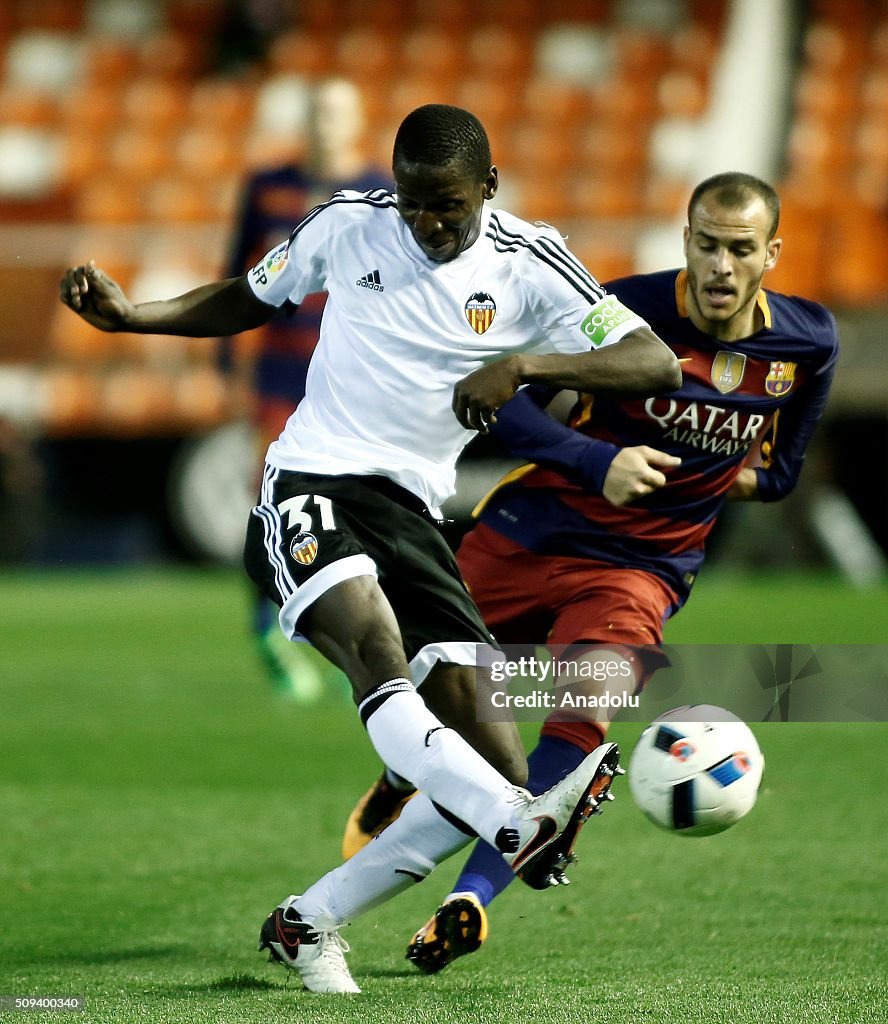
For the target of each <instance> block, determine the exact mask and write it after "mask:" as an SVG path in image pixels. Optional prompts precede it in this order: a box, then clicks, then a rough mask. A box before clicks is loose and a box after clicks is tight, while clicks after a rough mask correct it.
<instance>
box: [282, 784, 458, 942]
mask: <svg viewBox="0 0 888 1024" xmlns="http://www.w3.org/2000/svg"><path fill="white" fill-rule="evenodd" d="M471 841H472V840H471V837H470V836H467V835H466V834H465V832H461V831H460V830H459V829H458V828H456V826H454V825H451V824H450V822H448V821H447V820H446V819H444V818H443V817H442V816H441V815H440V814H439V813H438V811H437V810H435V808H434V806H433V805H432V802H431V801H430V800H429V799H428V797H426V796H423V794H422V793H417V794H416V796H415V797H414V798H413V799H412V800H410V801H408V802H407V804H405V806H404V809H403V810H402V811H401V816H400V817H399V818H398V819H397V821H394V822H392V824H391V825H389V826H388V828H386V829H384V830H383V831H382V832H381V833H380V834H379V835H378V836H377V837H376V838H375V839H372V840H371V841H370V842H369V843H368V844H367V845H366V846H365V847H364V848H363V849H362V850H359V851H358V852H357V853H356V854H355V855H354V857H352V858H351V859H350V860H347V861H346V862H345V863H344V864H340V866H339V867H338V868H334V870H333V871H329V872H328V873H327V874H326V875H324V877H323V878H322V879H320V881H318V882H315V884H314V885H312V886H310V887H309V888H308V889H307V890H306V891H305V892H304V893H303V894H302V895H301V896H299V897H298V898H297V899H296V900H295V901H294V904H295V907H296V910H297V911H298V912H299V913H300V914H301V915H302V919H303V920H304V921H308V923H309V924H311V925H313V926H314V927H315V928H317V929H319V930H322V931H323V930H326V929H330V928H338V927H340V925H343V924H346V923H347V922H348V921H351V920H354V918H356V917H359V916H360V915H361V914H365V913H366V912H367V911H368V910H372V909H373V907H376V906H379V904H380V903H384V902H385V901H386V900H388V899H391V898H392V896H397V894H398V893H399V892H402V891H403V890H404V889H407V888H409V887H410V886H411V885H415V884H416V883H417V882H421V881H422V880H423V879H424V878H425V877H426V876H427V875H428V874H429V873H430V872H431V870H432V869H433V868H434V867H435V866H436V865H437V864H440V863H441V861H443V860H446V858H447V857H450V856H452V855H453V854H454V853H456V852H457V851H458V850H461V849H462V848H463V847H464V846H466V845H467V844H468V843H470V842H471Z"/></svg>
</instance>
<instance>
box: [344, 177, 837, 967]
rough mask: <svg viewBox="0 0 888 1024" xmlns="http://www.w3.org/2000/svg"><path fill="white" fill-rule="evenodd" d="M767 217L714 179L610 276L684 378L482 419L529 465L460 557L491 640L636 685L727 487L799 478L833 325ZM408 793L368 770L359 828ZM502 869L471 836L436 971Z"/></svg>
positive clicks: (584, 735)
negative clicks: (644, 391)
mask: <svg viewBox="0 0 888 1024" xmlns="http://www.w3.org/2000/svg"><path fill="white" fill-rule="evenodd" d="M778 218H779V200H778V197H777V195H776V193H775V192H774V190H773V189H772V188H771V187H770V186H769V185H767V184H766V183H765V182H763V181H760V180H759V179H757V178H754V177H751V176H749V175H745V174H740V173H732V172H729V173H725V174H719V175H716V176H715V177H712V178H709V179H707V180H706V181H703V182H701V183H700V184H699V185H698V186H697V188H696V189H695V190H694V192H693V194H692V195H691V198H690V202H689V207H688V225H687V227H686V228H685V234H684V237H685V254H686V267H685V268H684V269H681V270H669V271H664V272H662V273H654V274H642V275H637V276H633V277H627V278H624V279H622V280H618V281H614V282H611V283H610V284H609V285H608V286H607V287H608V290H609V291H610V292H612V293H613V294H614V295H616V296H617V297H618V298H619V299H620V301H622V302H624V303H625V304H626V305H628V306H630V307H631V308H632V309H634V310H635V311H636V312H638V313H640V314H641V315H642V316H643V317H644V318H645V320H646V321H647V322H648V323H649V324H650V325H651V326H652V327H653V329H654V330H655V331H656V333H657V334H658V335H659V337H661V338H663V339H664V340H665V342H666V343H667V344H668V345H669V347H670V348H671V349H672V350H673V352H675V354H676V356H677V357H678V358H679V360H680V361H681V363H682V370H683V378H684V379H683V383H682V386H681V387H680V388H679V389H678V390H676V391H673V392H671V393H670V394H666V395H660V396H657V397H649V398H640V399H633V400H625V399H619V398H614V397H611V396H595V397H592V396H583V397H582V398H581V399H580V401H579V402H578V404H577V405H576V407H575V409H574V412H573V415H572V417H571V419H570V428H568V427H565V426H563V425H561V424H560V423H557V422H555V420H553V419H551V418H549V417H547V416H545V414H543V413H542V412H541V410H540V409H539V408H538V404H544V403H545V402H546V400H547V398H548V397H549V394H548V392H546V391H544V390H541V389H538V388H536V387H535V386H534V387H531V388H527V389H525V390H524V391H523V392H522V393H521V394H520V395H519V396H517V397H516V398H515V399H514V400H513V401H512V402H510V403H509V405H507V406H506V407H505V408H504V409H503V410H501V412H500V414H499V417H498V420H497V424H496V426H495V428H494V432H495V433H496V434H497V435H498V436H499V438H500V439H501V440H502V441H503V443H504V444H505V445H506V446H507V447H508V448H511V450H512V451H513V452H515V453H516V454H519V455H521V456H522V457H525V458H527V459H529V460H531V462H530V464H529V465H527V466H525V467H523V468H521V469H518V470H517V471H515V472H514V473H512V474H510V475H509V476H507V477H506V478H505V479H504V480H503V481H501V483H500V485H499V486H498V487H497V488H496V489H495V490H494V492H493V493H492V494H491V495H490V496H489V497H488V498H487V499H486V501H485V502H484V503H483V506H482V507H481V508H480V510H476V514H477V525H476V526H475V527H474V529H473V530H471V531H470V532H469V533H468V534H467V535H466V537H465V538H464V540H463V543H462V545H461V547H460V549H459V552H458V562H459V565H460V569H461V571H462V573H463V576H464V578H465V580H466V582H467V584H468V585H469V588H470V590H471V592H472V596H473V597H474V598H475V600H476V602H477V603H478V606H479V607H480V609H481V612H482V614H483V615H484V618H485V621H486V623H487V625H488V626H489V627H490V629H491V631H492V632H493V633H494V635H495V636H496V638H497V640H498V641H499V642H500V643H504V644H509V643H515V644H527V643H544V642H548V643H551V644H555V645H561V644H565V645H569V644H580V645H601V646H600V647H599V648H598V650H597V651H596V650H595V648H594V646H593V648H592V650H591V651H590V653H589V657H598V658H599V659H600V658H601V657H602V652H603V651H604V650H610V651H612V652H613V653H614V654H615V656H616V657H618V658H619V657H624V658H625V657H628V655H629V654H630V653H632V652H635V655H636V658H635V661H634V665H635V670H636V677H635V684H636V692H638V691H639V690H640V689H641V687H642V686H643V685H644V683H645V681H646V679H647V678H649V676H650V674H651V673H652V672H653V671H654V670H655V668H656V666H657V663H658V659H657V650H656V647H657V645H659V644H660V643H661V641H662V635H663V626H664V623H665V621H666V620H667V619H668V618H669V617H670V616H671V615H674V614H675V613H676V612H677V611H678V610H679V609H680V608H681V607H682V605H683V604H684V602H685V601H686V600H687V598H688V596H689V594H690V591H691V587H692V585H693V583H694V580H695V578H696V576H697V573H698V570H699V569H700V566H701V564H702V562H703V558H704V551H705V544H706V538H707V536H708V535H709V532H710V531H711V529H712V527H713V526H714V524H715V521H716V518H717V516H718V514H719V512H720V510H721V509H722V507H723V504H724V502H725V501H726V500H727V499H740V500H758V501H764V502H771V501H778V500H779V499H781V498H784V497H785V496H786V495H787V494H789V493H790V491H792V489H793V487H794V486H795V484H796V481H797V480H798V477H799V473H800V471H801V469H802V465H803V463H804V460H805V453H806V449H807V447H808V443H809V441H810V439H811V435H812V433H813V431H814V428H815V426H816V425H817V422H818V420H819V419H820V417H821V415H822V413H823V410H824V407H825V404H826V400H827V395H828V392H829V388H830V383H831V381H832V377H833V370H834V367H835V363H836V359H837V354H838V340H837V336H836V325H835V320H834V318H833V316H832V314H831V313H830V312H829V311H828V310H827V309H825V308H824V307H823V306H821V305H819V304H818V303H816V302H810V301H807V300H805V299H802V298H797V297H794V296H787V295H781V294H778V293H776V292H772V291H768V290H765V289H764V288H763V287H762V278H763V276H764V274H765V273H766V272H767V271H768V270H769V269H770V268H771V267H773V266H774V264H775V263H776V262H777V258H778V256H779V252H780V247H781V240H780V239H779V238H778V237H777V235H776V231H777V225H778ZM645 648H646V649H645ZM643 649H644V650H643ZM625 663H626V662H625V661H624V662H623V664H625ZM607 685H608V684H607V683H603V684H602V688H606V687H607ZM593 714H594V713H593V712H591V711H590V712H587V713H585V714H584V712H582V711H571V712H570V713H567V712H553V713H552V715H551V716H550V718H549V719H547V721H546V722H545V724H544V726H543V728H542V732H541V735H540V738H539V743H538V745H537V747H536V749H535V750H534V751H533V752H532V753H531V755H530V757H529V758H528V764H529V768H530V778H529V782H528V786H529V788H530V789H531V791H532V792H538V791H540V790H541V789H545V788H546V787H547V786H550V785H552V783H553V782H555V781H556V780H557V779H558V778H560V777H561V776H562V775H563V774H564V773H566V772H569V771H571V770H572V769H573V768H574V767H575V766H576V764H578V763H579V762H580V761H581V760H582V758H583V757H584V756H585V755H586V752H587V751H589V750H591V749H594V748H595V747H597V746H598V745H599V744H600V743H601V742H603V740H604V738H605V734H606V732H607V727H608V718H607V714H608V712H607V709H601V710H600V711H599V713H598V716H597V717H592V716H593ZM405 795H406V794H405V793H404V792H393V791H392V790H391V788H390V785H389V784H388V783H386V782H385V781H384V780H383V781H382V782H380V783H378V784H377V785H376V786H375V787H374V788H373V790H371V793H370V794H368V796H367V797H365V798H364V801H363V802H362V803H363V805H364V811H365V819H366V820H365V821H364V823H363V827H364V828H369V829H370V830H372V828H373V827H374V822H373V821H372V820H371V819H372V816H373V814H372V812H373V809H374V808H375V809H376V811H377V813H380V811H382V812H385V811H387V810H390V807H391V805H392V804H393V802H394V801H395V800H397V801H398V802H400V801H401V800H403V799H404V797H405ZM387 804H388V805H389V806H388V807H387V806H386V805H387ZM368 805H369V812H368V810H367V808H368ZM359 807H361V805H359ZM356 810H357V809H356ZM360 818H361V815H360V811H359V812H358V813H357V814H353V816H352V818H351V819H350V822H349V828H348V830H347V833H346V839H347V842H348V848H347V849H344V853H346V855H347V854H348V853H350V852H352V851H353V849H354V848H355V847H356V846H357V845H359V844H360V843H361V842H362V841H365V840H364V839H363V836H362V827H361V821H360ZM510 881H511V875H510V874H509V873H508V872H505V871H503V870H502V869H501V866H500V864H499V863H497V859H496V858H495V857H494V856H492V854H491V851H490V850H489V848H486V847H485V846H484V844H482V843H479V844H478V846H477V847H476V850H475V852H474V853H473V854H472V856H471V857H470V859H469V861H468V863H467V864H466V866H465V868H464V870H463V872H462V874H461V875H460V877H459V879H458V880H457V882H456V884H455V885H454V887H453V890H452V892H451V894H450V896H449V897H448V899H447V900H446V901H445V903H444V904H443V905H442V906H441V907H440V908H439V909H438V911H437V912H436V914H435V916H434V917H432V919H431V920H430V921H429V922H428V923H427V924H426V925H425V926H424V927H423V928H421V929H420V930H419V932H418V933H417V934H416V935H415V936H414V938H413V940H412V942H411V943H410V946H409V948H408V958H409V959H411V960H412V961H413V962H414V963H415V964H416V966H417V967H419V968H420V969H421V970H423V971H426V972H428V973H434V972H435V971H438V970H441V969H442V968H443V967H446V966H447V964H449V963H450V962H452V960H453V959H454V958H455V957H457V956H460V955H462V954H464V953H468V952H471V951H473V950H475V949H477V948H478V946H479V945H480V944H481V942H483V940H484V938H485V936H486V934H487V919H486V915H485V911H484V907H485V906H487V905H488V904H489V903H490V901H491V900H492V899H493V898H494V897H495V896H496V895H497V894H498V893H499V892H500V891H502V889H503V888H505V886H506V885H508V883H509V882H510Z"/></svg>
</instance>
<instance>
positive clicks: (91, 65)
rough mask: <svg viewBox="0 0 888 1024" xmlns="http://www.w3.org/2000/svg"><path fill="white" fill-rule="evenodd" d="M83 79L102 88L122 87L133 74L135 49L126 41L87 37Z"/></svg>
mask: <svg viewBox="0 0 888 1024" xmlns="http://www.w3.org/2000/svg"><path fill="white" fill-rule="evenodd" d="M84 47H85V54H84V68H83V78H84V82H85V83H87V84H94V85H97V86H100V87H103V88H106V89H107V88H112V87H114V86H117V87H122V86H123V85H124V84H125V83H127V82H128V81H129V80H130V79H131V78H132V74H133V67H134V65H135V48H134V46H132V45H131V44H130V43H128V42H127V41H126V40H122V39H115V38H113V37H111V36H88V37H86V39H85V40H84Z"/></svg>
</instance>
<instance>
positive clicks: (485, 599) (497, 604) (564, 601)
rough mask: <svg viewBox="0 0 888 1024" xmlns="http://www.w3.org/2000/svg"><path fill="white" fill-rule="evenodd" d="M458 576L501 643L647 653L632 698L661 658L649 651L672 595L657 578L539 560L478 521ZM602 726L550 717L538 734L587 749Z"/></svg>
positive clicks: (580, 561)
mask: <svg viewBox="0 0 888 1024" xmlns="http://www.w3.org/2000/svg"><path fill="white" fill-rule="evenodd" d="M456 559H457V562H458V564H459V568H460V571H461V572H462V575H463V578H464V579H465V581H466V584H467V586H468V588H469V591H470V592H471V595H472V597H473V598H474V600H475V603H476V604H477V605H478V607H479V608H480V609H481V614H482V616H483V617H484V621H485V623H486V624H487V626H488V628H489V629H490V631H491V632H492V633H493V635H494V636H495V637H496V639H497V641H498V642H499V643H501V644H543V643H545V644H582V643H595V644H598V643H601V644H608V646H610V645H625V646H627V647H631V648H639V647H645V648H648V650H647V651H645V652H643V653H644V655H645V656H644V657H643V666H644V668H643V676H642V678H641V679H639V680H638V682H637V687H636V692H638V691H639V690H640V689H641V688H642V687H643V686H644V684H645V682H646V681H647V679H649V678H650V676H651V675H652V673H653V672H654V671H655V670H656V668H657V666H658V665H662V664H663V663H664V662H665V661H666V659H665V657H663V656H660V655H659V654H658V653H657V652H654V651H651V650H650V647H651V646H652V645H659V644H661V643H662V641H663V626H664V624H665V622H666V620H667V619H668V618H669V616H670V615H671V614H672V612H673V611H674V610H675V609H676V608H677V607H678V605H679V601H678V597H677V596H676V594H675V593H674V591H673V590H672V589H671V588H670V587H669V586H668V585H667V584H666V583H665V582H664V581H663V580H661V579H660V577H659V576H654V575H653V573H649V572H644V571H643V570H641V569H621V568H619V567H618V566H613V565H609V564H608V563H606V562H596V561H594V560H592V559H589V558H568V557H564V556H560V555H541V554H537V553H536V552H533V551H529V550H528V549H527V548H523V547H521V545H520V544H516V543H515V541H513V540H510V539H509V538H508V537H504V536H503V535H502V534H501V533H497V532H496V531H495V530H491V529H490V528H489V527H487V526H485V525H484V524H483V523H479V524H478V525H477V526H475V528H474V529H473V530H471V532H469V533H468V534H466V536H465V537H464V538H463V542H462V544H461V545H460V548H459V550H458V551H457V554H456ZM606 729H607V722H606V721H605V722H600V721H599V722H597V723H594V722H592V721H589V720H588V718H587V717H586V716H585V715H584V714H583V713H578V714H577V715H576V716H575V717H572V716H565V715H564V713H563V712H562V713H560V714H558V713H556V714H555V715H553V716H552V717H551V718H550V719H548V720H547V721H546V724H545V725H544V726H543V730H542V731H543V733H545V734H546V735H549V736H557V737H560V738H561V739H566V740H568V741H569V742H571V743H574V744H576V745H577V746H579V747H581V748H582V749H584V750H585V751H587V752H588V751H591V750H593V749H594V748H595V747H596V746H597V745H598V744H599V743H600V742H601V741H602V739H603V738H604V734H605V732H606Z"/></svg>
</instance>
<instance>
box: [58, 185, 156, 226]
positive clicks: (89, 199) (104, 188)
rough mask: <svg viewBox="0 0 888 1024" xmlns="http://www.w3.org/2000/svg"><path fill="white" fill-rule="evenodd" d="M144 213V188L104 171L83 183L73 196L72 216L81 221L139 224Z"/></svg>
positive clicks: (144, 217)
mask: <svg viewBox="0 0 888 1024" xmlns="http://www.w3.org/2000/svg"><path fill="white" fill-rule="evenodd" d="M147 213H148V211H147V207H146V195H145V191H144V189H143V188H135V187H133V186H132V185H131V184H130V183H129V182H126V181H112V180H111V178H110V176H109V175H107V174H103V175H101V176H100V177H97V178H94V179H90V180H88V181H86V182H84V184H83V185H82V187H81V188H80V191H79V192H78V195H77V198H76V207H75V216H76V219H77V220H78V221H80V222H81V223H83V224H138V223H139V222H140V221H143V220H145V219H146V217H147Z"/></svg>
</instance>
